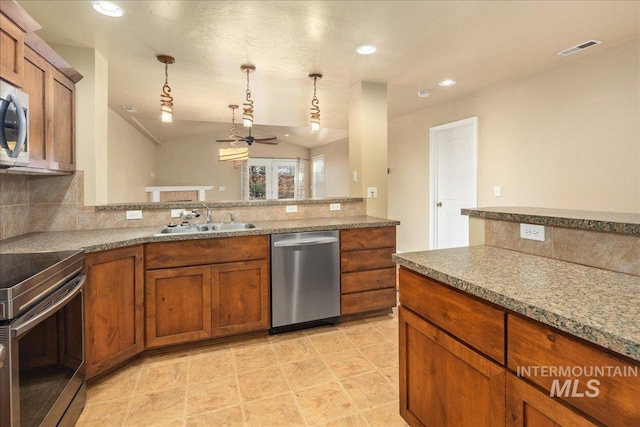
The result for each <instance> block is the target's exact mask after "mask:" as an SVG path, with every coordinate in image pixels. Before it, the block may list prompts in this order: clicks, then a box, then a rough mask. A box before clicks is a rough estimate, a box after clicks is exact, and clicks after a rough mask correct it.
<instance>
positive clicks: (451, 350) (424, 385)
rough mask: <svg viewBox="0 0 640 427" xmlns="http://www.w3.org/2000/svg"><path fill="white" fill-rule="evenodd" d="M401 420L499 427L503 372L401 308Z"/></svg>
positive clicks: (417, 422)
mask: <svg viewBox="0 0 640 427" xmlns="http://www.w3.org/2000/svg"><path fill="white" fill-rule="evenodd" d="M399 327H400V415H402V417H403V418H404V419H405V420H406V421H407V422H408V423H409V424H410V425H412V426H416V425H425V426H433V427H436V426H477V427H481V426H498V425H504V420H505V418H504V417H505V398H504V390H505V370H504V368H502V367H500V366H499V365H497V364H495V363H493V362H491V361H490V360H489V359H486V358H484V357H483V356H481V355H479V354H478V353H476V352H474V351H473V350H471V349H469V348H468V347H466V346H465V345H463V344H461V343H460V342H458V341H457V340H455V339H453V338H451V337H450V336H449V335H447V334H446V333H445V332H443V331H442V330H440V329H438V328H436V327H435V326H433V325H432V324H430V323H428V322H427V321H425V320H424V319H422V318H421V317H419V316H417V315H416V314H414V313H413V312H411V311H409V310H407V309H405V308H404V307H400V309H399Z"/></svg>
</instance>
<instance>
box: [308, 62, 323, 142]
mask: <svg viewBox="0 0 640 427" xmlns="http://www.w3.org/2000/svg"><path fill="white" fill-rule="evenodd" d="M309 78H311V79H313V98H312V99H311V120H310V123H311V132H318V131H319V130H320V101H319V100H318V97H317V96H316V82H317V81H318V79H321V78H322V74H309Z"/></svg>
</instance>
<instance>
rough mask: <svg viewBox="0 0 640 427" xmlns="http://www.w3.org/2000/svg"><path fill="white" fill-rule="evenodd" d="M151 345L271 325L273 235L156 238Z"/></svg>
mask: <svg viewBox="0 0 640 427" xmlns="http://www.w3.org/2000/svg"><path fill="white" fill-rule="evenodd" d="M145 259H146V267H147V273H146V284H145V289H146V290H145V305H146V325H147V327H146V346H147V348H153V347H162V346H166V345H172V344H179V343H185V342H191V341H198V340H203V339H208V338H214V337H220V336H228V335H236V334H242V333H248V332H255V331H262V330H267V329H268V328H269V325H270V286H269V277H270V276H269V236H246V237H228V238H226V237H225V238H214V239H200V240H190V241H184V242H166V243H165V242H163V243H150V244H148V245H147V250H146V253H145Z"/></svg>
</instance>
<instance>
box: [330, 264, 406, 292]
mask: <svg viewBox="0 0 640 427" xmlns="http://www.w3.org/2000/svg"><path fill="white" fill-rule="evenodd" d="M395 287H396V269H395V267H393V268H384V269H381V270H371V271H357V272H353V273H343V274H342V275H341V290H342V293H343V294H350V293H352V292H362V291H371V290H374V289H384V288H395Z"/></svg>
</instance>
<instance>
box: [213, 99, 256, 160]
mask: <svg viewBox="0 0 640 427" xmlns="http://www.w3.org/2000/svg"><path fill="white" fill-rule="evenodd" d="M229 108H230V109H231V129H230V131H229V140H230V143H229V145H230V146H231V148H220V149H219V150H218V161H220V162H228V161H232V162H233V165H234V167H236V168H237V167H238V165H239V164H240V163H241V162H244V161H245V160H249V148H248V147H238V146H237V143H238V142H239V141H243V139H242V137H241V136H240V135H238V126H236V108H238V106H237V105H234V104H231V105H229Z"/></svg>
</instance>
